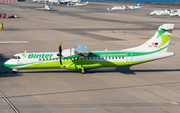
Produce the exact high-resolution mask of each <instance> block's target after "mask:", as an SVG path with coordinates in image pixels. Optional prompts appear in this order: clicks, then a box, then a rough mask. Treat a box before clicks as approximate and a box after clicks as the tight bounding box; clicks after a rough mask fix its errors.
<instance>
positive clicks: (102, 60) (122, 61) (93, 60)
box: [4, 24, 175, 74]
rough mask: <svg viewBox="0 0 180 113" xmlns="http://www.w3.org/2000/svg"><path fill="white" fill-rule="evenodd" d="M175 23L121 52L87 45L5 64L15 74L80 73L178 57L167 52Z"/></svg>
mask: <svg viewBox="0 0 180 113" xmlns="http://www.w3.org/2000/svg"><path fill="white" fill-rule="evenodd" d="M173 28H174V24H163V25H161V26H160V27H159V28H158V30H157V32H156V33H155V35H154V36H153V37H152V38H150V39H149V40H148V41H147V42H145V43H144V44H142V45H140V46H137V47H133V48H129V49H124V50H118V51H107V50H105V51H89V49H88V48H87V47H86V46H84V45H78V46H76V48H71V49H65V50H62V45H61V44H62V43H61V42H60V45H59V52H31V53H26V52H24V53H18V54H15V55H14V56H13V57H12V58H11V59H9V60H7V61H6V62H5V63H4V66H6V67H8V68H12V70H13V72H14V73H16V72H17V70H18V69H59V68H64V69H68V70H75V71H79V72H81V73H82V74H84V73H85V72H86V70H90V69H96V68H100V67H124V66H133V65H137V64H141V63H145V62H150V61H154V60H158V59H162V58H166V57H170V56H173V55H175V53H173V52H167V49H168V46H169V42H170V38H171V34H172V30H173Z"/></svg>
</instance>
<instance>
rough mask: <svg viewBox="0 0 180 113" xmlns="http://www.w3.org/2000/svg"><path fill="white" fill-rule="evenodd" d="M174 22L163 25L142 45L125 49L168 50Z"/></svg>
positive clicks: (141, 50)
mask: <svg viewBox="0 0 180 113" xmlns="http://www.w3.org/2000/svg"><path fill="white" fill-rule="evenodd" d="M173 28H174V24H163V25H161V26H160V27H159V28H158V30H157V32H156V33H155V35H154V36H153V37H152V38H151V39H149V40H148V41H147V42H145V43H144V44H142V45H141V46H138V47H134V48H130V49H126V50H123V51H138V52H150V51H156V50H160V51H159V52H166V51H167V49H168V45H169V42H170V39H171V34H172V30H173Z"/></svg>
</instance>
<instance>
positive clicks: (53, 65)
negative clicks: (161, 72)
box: [21, 60, 152, 70]
mask: <svg viewBox="0 0 180 113" xmlns="http://www.w3.org/2000/svg"><path fill="white" fill-rule="evenodd" d="M148 61H152V60H145V61H136V62H108V61H89V60H67V61H63V62H62V64H63V65H62V66H61V65H60V63H59V61H51V62H44V63H38V64H32V65H29V66H26V67H23V68H21V69H59V68H64V69H69V70H77V68H81V67H83V68H85V69H95V68H98V67H123V66H131V65H136V64H140V63H144V62H148Z"/></svg>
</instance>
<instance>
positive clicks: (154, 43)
mask: <svg viewBox="0 0 180 113" xmlns="http://www.w3.org/2000/svg"><path fill="white" fill-rule="evenodd" d="M158 45H159V44H158V42H152V43H151V45H149V47H158Z"/></svg>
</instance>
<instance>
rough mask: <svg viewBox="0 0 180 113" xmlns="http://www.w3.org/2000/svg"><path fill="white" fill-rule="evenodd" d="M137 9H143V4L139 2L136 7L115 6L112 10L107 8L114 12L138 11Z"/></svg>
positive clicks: (108, 9)
mask: <svg viewBox="0 0 180 113" xmlns="http://www.w3.org/2000/svg"><path fill="white" fill-rule="evenodd" d="M137 8H141V2H139V3H138V4H136V5H134V6H124V5H123V6H114V7H112V8H111V9H110V8H107V11H114V10H128V9H137Z"/></svg>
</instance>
